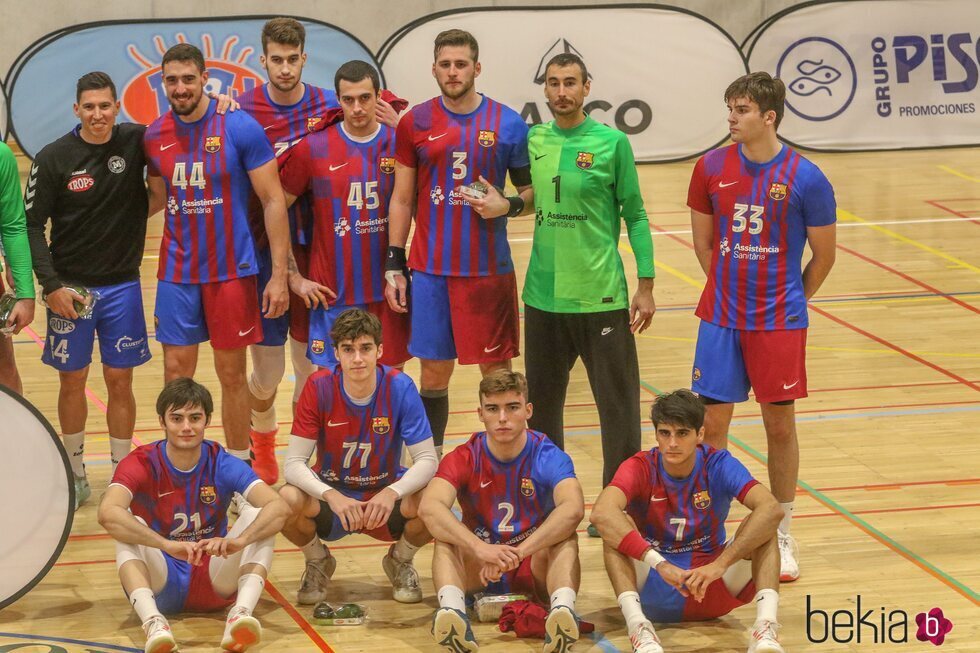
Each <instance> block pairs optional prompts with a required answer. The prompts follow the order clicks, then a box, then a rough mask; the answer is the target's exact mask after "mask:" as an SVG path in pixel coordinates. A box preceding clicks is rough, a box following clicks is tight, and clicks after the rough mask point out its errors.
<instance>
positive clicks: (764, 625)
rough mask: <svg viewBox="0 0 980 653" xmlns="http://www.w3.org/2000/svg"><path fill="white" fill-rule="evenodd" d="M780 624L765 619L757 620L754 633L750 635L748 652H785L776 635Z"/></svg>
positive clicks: (753, 628)
mask: <svg viewBox="0 0 980 653" xmlns="http://www.w3.org/2000/svg"><path fill="white" fill-rule="evenodd" d="M777 629H779V624H777V623H776V622H774V621H768V620H765V619H763V620H762V621H757V622H755V626H753V627H752V634H751V635H750V636H749V648H748V651H747V652H746V653H785V652H784V651H783V647H782V646H781V645H780V644H779V638H778V637H776V630H777Z"/></svg>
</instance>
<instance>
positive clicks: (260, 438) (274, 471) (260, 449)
mask: <svg viewBox="0 0 980 653" xmlns="http://www.w3.org/2000/svg"><path fill="white" fill-rule="evenodd" d="M278 432H279V429H276V430H275V431H270V432H268V433H260V432H258V431H255V430H253V431H252V436H251V439H252V459H253V460H252V469H253V470H255V473H256V474H258V475H259V478H261V479H262V480H263V481H265V483H266V484H267V485H274V484H275V482H276V481H278V480H279V461H277V460H276V433H278Z"/></svg>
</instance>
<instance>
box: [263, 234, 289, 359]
mask: <svg viewBox="0 0 980 653" xmlns="http://www.w3.org/2000/svg"><path fill="white" fill-rule="evenodd" d="M256 259H257V260H258V263H259V274H258V276H257V277H256V279H257V284H256V291H257V293H258V299H259V309H261V308H262V291H264V290H265V286H266V284H268V283H269V279H270V278H272V250H271V249H269V248H268V247H263V248H261V249H259V250H258V251H257V252H256ZM288 336H289V311H288V310H287V311H286V312H285V313H283V314H282V315H280V316H279V317H277V318H275V319H272V320H270V319H268V318H266V317H264V316H263V317H262V342H258V343H256V344H258V345H262V346H263V347H281V346H283V345H285V344H286V338H287V337H288Z"/></svg>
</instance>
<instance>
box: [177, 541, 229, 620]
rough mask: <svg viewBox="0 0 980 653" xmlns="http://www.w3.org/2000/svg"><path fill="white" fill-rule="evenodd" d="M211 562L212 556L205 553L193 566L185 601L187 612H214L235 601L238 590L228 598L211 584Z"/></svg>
mask: <svg viewBox="0 0 980 653" xmlns="http://www.w3.org/2000/svg"><path fill="white" fill-rule="evenodd" d="M210 564H211V556H210V555H207V554H205V556H204V557H203V558H202V560H201V564H200V565H198V566H195V567H191V581H190V585H189V587H188V588H187V599H186V600H185V601H184V611H185V612H214V611H216V610H224V609H225V608H227V607H228V606H230V605H232V604H234V603H235V598H236V596H237V592H236V593H233V594H232V595H231V596H229V597H227V598H226V597H223V596H218V595H217V594H216V593H215V591H214V587H212V586H211V573H210V571H209V568H210Z"/></svg>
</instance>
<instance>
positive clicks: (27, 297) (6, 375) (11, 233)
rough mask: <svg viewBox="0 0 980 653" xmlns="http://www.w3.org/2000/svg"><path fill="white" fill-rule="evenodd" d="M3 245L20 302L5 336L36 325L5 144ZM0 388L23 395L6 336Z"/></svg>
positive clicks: (0, 288) (14, 177)
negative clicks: (3, 386)
mask: <svg viewBox="0 0 980 653" xmlns="http://www.w3.org/2000/svg"><path fill="white" fill-rule="evenodd" d="M28 192H30V189H28ZM0 244H2V245H3V249H2V251H3V253H4V256H3V258H4V259H5V260H6V263H7V264H8V265H9V266H10V267H9V269H8V270H7V275H6V277H7V283H9V284H11V285H12V286H13V287H12V288H10V289H9V291H10V292H11V293H12V294H13V295H14V296H15V297H16V299H17V301H16V303H14V305H13V308H12V309H11V310H10V312H9V314H7V315H6V322H5V323H3V324H0V328H2V329H5V330H6V331H5V334H8V333H11V332H12V333H20V330H21V329H23V328H24V327H26V326H27V325H29V324H30V323H31V322H32V321H34V275H33V273H32V271H31V249H30V245H29V243H28V241H27V218H26V217H25V215H24V201H23V199H22V198H21V194H20V175H19V174H18V172H17V160H16V159H14V153H13V152H11V151H10V148H9V147H7V145H6V144H5V143H0ZM0 267H2V266H0ZM3 292H5V289H4V284H3V282H2V281H0V294H2V293H3ZM0 384H3V385H5V386H7V387H8V388H10V389H11V390H15V391H16V392H17V393H18V394H20V393H22V392H23V387H22V385H21V382H20V374H18V372H17V364H16V362H15V361H14V347H13V343H12V342H11V339H10V338H9V337H6V335H0Z"/></svg>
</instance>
